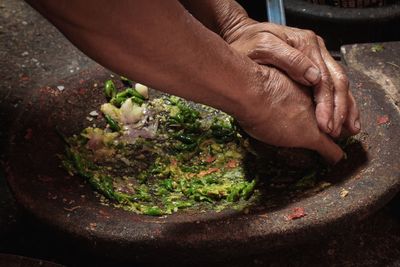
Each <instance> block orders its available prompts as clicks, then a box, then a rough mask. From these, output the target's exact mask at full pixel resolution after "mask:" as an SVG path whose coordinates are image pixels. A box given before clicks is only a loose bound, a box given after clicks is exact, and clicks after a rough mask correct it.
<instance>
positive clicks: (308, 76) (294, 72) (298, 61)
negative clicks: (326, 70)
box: [249, 35, 321, 86]
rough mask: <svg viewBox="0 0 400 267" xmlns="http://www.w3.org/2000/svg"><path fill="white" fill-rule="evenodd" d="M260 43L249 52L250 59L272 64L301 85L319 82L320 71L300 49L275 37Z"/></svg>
mask: <svg viewBox="0 0 400 267" xmlns="http://www.w3.org/2000/svg"><path fill="white" fill-rule="evenodd" d="M271 36H272V35H271ZM261 44H262V45H261V46H259V47H258V48H257V49H255V50H253V51H252V52H251V53H250V54H249V57H250V58H251V59H253V60H254V61H256V62H257V63H259V64H264V65H273V66H275V67H277V68H278V69H280V70H282V71H284V72H286V73H287V74H288V75H289V76H290V77H291V78H292V79H293V80H295V81H297V82H299V83H301V84H303V85H307V86H312V85H316V84H318V83H319V81H320V79H321V73H320V71H319V69H318V67H317V66H316V65H315V64H314V63H313V62H312V61H311V60H310V59H309V58H308V57H307V56H306V55H305V54H303V53H302V52H301V51H299V50H297V49H295V48H293V47H291V46H290V45H288V44H287V43H285V42H284V41H282V40H280V39H278V38H276V37H272V38H271V39H270V40H265V41H264V40H263V42H262V43H261Z"/></svg>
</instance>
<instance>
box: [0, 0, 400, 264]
mask: <svg viewBox="0 0 400 267" xmlns="http://www.w3.org/2000/svg"><path fill="white" fill-rule="evenodd" d="M372 47H374V45H373V44H365V45H356V46H346V47H344V50H342V53H344V59H345V63H346V64H348V65H349V66H350V67H351V69H350V70H349V76H350V79H351V82H352V85H356V86H359V85H360V84H363V83H364V84H365V83H368V84H369V86H375V87H376V89H377V90H384V89H385V90H386V91H387V95H388V97H390V98H391V99H392V102H393V104H394V105H398V103H399V100H400V99H399V89H398V88H400V75H399V74H400V67H399V66H400V56H399V54H400V43H387V44H383V47H384V49H383V50H382V51H379V52H372V53H371V48H372ZM366 54H367V56H365V55H366ZM96 65H97V64H96V63H95V62H93V61H92V60H90V59H89V58H87V57H86V56H85V55H83V54H82V53H81V52H80V51H79V50H77V49H76V48H75V47H74V46H73V45H71V44H70V43H69V42H68V41H67V40H66V39H65V38H64V37H63V36H62V35H61V34H60V33H59V32H58V31H57V30H56V29H55V28H54V27H53V26H52V25H50V24H49V23H48V22H47V21H46V20H44V19H43V18H42V17H41V16H40V15H39V14H38V13H36V12H35V11H34V10H32V9H31V8H30V7H29V6H28V5H27V4H26V3H24V2H23V1H19V0H2V1H1V2H0V77H1V81H0V123H1V124H0V125H1V126H0V160H2V161H3V160H4V154H3V151H4V149H5V147H6V144H7V140H8V130H9V128H10V126H11V124H12V121H13V120H14V119H15V117H16V115H17V114H18V112H19V110H20V106H21V102H22V101H23V99H24V95H25V94H26V92H27V90H28V89H30V88H40V87H43V86H46V85H48V84H56V83H58V82H60V85H62V80H63V79H64V78H66V77H68V76H70V75H72V74H74V73H76V72H79V71H82V70H85V69H89V68H93V67H95V66H96ZM360 73H362V74H360ZM364 75H367V76H368V77H370V78H371V80H369V79H367V80H366V79H365V76H364ZM399 210H400V196H399V195H397V197H396V198H395V199H394V200H392V202H391V203H389V204H388V205H387V206H386V207H385V208H383V209H382V210H381V211H380V212H378V213H377V214H375V215H373V216H371V217H369V218H367V219H365V221H364V222H362V223H361V224H359V225H354V226H353V227H352V228H351V229H343V232H340V233H337V234H335V235H332V236H329V237H328V238H326V239H324V240H321V241H320V242H318V243H305V244H303V245H302V246H297V247H291V248H287V249H283V250H279V251H270V252H266V253H265V254H264V255H254V256H252V257H249V258H243V259H239V260H238V259H222V261H223V263H220V264H218V265H223V266H225V265H226V266H292V265H294V266H400V211H399ZM0 253H10V254H18V255H24V256H30V257H34V258H41V259H48V260H53V261H55V262H58V263H61V264H66V265H68V266H87V265H89V264H91V265H92V264H96V265H97V266H101V265H104V266H113V265H114V263H113V262H108V261H107V259H101V258H98V259H93V258H91V257H90V255H86V254H85V252H84V251H79V250H77V249H74V248H73V247H71V246H69V243H68V241H67V240H64V239H63V237H62V236H59V235H57V234H55V233H53V232H52V231H51V230H49V229H47V228H46V227H45V226H43V225H41V224H40V222H37V221H36V220H35V219H34V218H31V217H30V216H29V215H28V214H26V213H25V212H24V211H23V210H21V209H20V208H19V207H18V205H17V203H16V202H15V200H14V199H13V196H12V194H11V193H10V191H9V189H8V187H7V183H6V181H5V177H4V172H3V169H0ZM210 265H211V264H210Z"/></svg>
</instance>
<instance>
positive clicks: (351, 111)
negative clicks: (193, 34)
mask: <svg viewBox="0 0 400 267" xmlns="http://www.w3.org/2000/svg"><path fill="white" fill-rule="evenodd" d="M224 38H225V39H226V40H227V42H228V43H230V45H231V46H232V47H233V48H234V49H236V50H237V51H239V52H240V53H242V54H245V55H247V56H249V57H250V58H251V59H253V60H254V61H256V62H257V63H259V64H264V65H273V66H275V67H277V68H279V69H280V70H282V71H284V72H286V73H287V74H288V75H289V76H290V77H291V78H292V79H294V80H295V81H297V82H299V83H301V84H303V85H307V86H313V87H314V101H315V105H316V107H315V115H316V118H317V122H318V126H319V128H320V129H321V130H323V131H324V132H325V133H328V134H330V135H331V136H332V137H338V136H339V135H340V134H341V133H342V128H343V126H344V127H345V131H344V132H348V133H350V134H351V135H354V134H357V133H358V132H359V131H360V128H361V126H360V122H359V111H358V109H357V106H356V103H355V101H354V97H353V95H352V94H351V92H350V91H349V81H348V78H347V75H346V74H345V72H344V70H343V69H342V67H341V66H340V65H339V64H338V63H337V62H336V61H335V60H334V59H333V58H332V57H331V56H330V54H329V52H328V50H327V49H326V47H325V44H324V42H323V40H322V38H321V37H319V36H317V35H315V34H314V33H313V32H311V31H307V30H300V29H296V28H290V27H285V26H280V25H276V24H272V23H259V22H256V21H253V20H250V19H247V20H241V22H240V24H239V25H235V27H234V28H233V30H231V31H229V30H227V31H226V33H225V35H224Z"/></svg>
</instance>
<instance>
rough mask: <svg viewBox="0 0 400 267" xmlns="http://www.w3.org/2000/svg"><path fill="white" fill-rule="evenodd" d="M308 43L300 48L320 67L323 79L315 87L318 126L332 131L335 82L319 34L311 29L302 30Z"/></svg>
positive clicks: (329, 131) (325, 130) (323, 129)
mask: <svg viewBox="0 0 400 267" xmlns="http://www.w3.org/2000/svg"><path fill="white" fill-rule="evenodd" d="M300 38H302V39H303V40H307V41H308V43H307V44H305V45H304V47H303V48H301V49H300V50H301V51H302V52H303V53H304V54H306V55H307V56H308V57H309V58H310V59H311V60H312V61H313V62H314V63H315V64H316V65H317V66H318V68H319V70H320V72H321V80H320V82H319V83H318V84H317V85H316V86H315V87H314V102H315V105H316V108H315V116H316V118H317V123H318V127H319V128H320V129H321V130H322V131H323V132H325V133H328V134H329V133H331V132H332V130H333V127H334V92H333V89H334V84H333V82H332V79H331V74H330V72H329V70H328V67H327V66H326V64H325V62H324V60H323V58H322V55H321V51H320V47H319V43H318V39H317V36H316V35H315V34H314V33H313V32H311V31H302V34H301V37H300Z"/></svg>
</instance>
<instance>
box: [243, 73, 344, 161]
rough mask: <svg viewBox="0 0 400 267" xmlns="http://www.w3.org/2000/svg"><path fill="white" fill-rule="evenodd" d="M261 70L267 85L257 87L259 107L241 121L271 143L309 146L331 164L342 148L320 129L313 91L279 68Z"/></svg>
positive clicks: (246, 129)
mask: <svg viewBox="0 0 400 267" xmlns="http://www.w3.org/2000/svg"><path fill="white" fill-rule="evenodd" d="M260 72H261V73H263V74H262V75H263V77H264V79H265V80H261V83H263V84H264V87H262V86H259V87H257V88H258V89H257V90H255V95H256V96H257V95H258V96H259V97H255V99H258V100H259V102H258V103H256V104H255V105H256V106H257V107H259V108H256V109H253V111H254V114H252V115H251V117H252V118H251V119H249V120H245V121H241V122H239V123H240V124H241V126H242V127H243V129H244V130H245V131H246V132H247V133H249V134H250V135H251V136H253V137H254V138H256V139H258V140H261V141H264V142H267V143H269V144H273V145H276V146H281V147H300V148H309V149H312V150H315V151H317V152H318V153H320V154H321V155H322V156H323V157H325V159H326V160H327V161H328V162H330V163H336V162H338V161H339V160H340V159H341V158H342V156H343V151H342V150H341V149H340V147H338V146H337V145H336V144H335V143H334V142H333V141H332V139H331V138H330V137H328V136H327V135H326V134H325V133H323V132H322V131H321V130H320V129H319V127H318V124H317V121H316V118H315V114H314V110H315V108H314V104H313V102H312V99H311V97H310V95H311V92H310V90H309V89H307V88H306V87H304V86H300V85H299V84H298V83H295V82H294V81H293V80H291V79H290V78H288V77H287V76H286V75H285V74H284V73H282V72H281V71H279V70H277V69H274V68H269V67H262V66H260ZM260 88H262V89H260ZM261 107H263V108H261ZM305 129H307V131H305Z"/></svg>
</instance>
